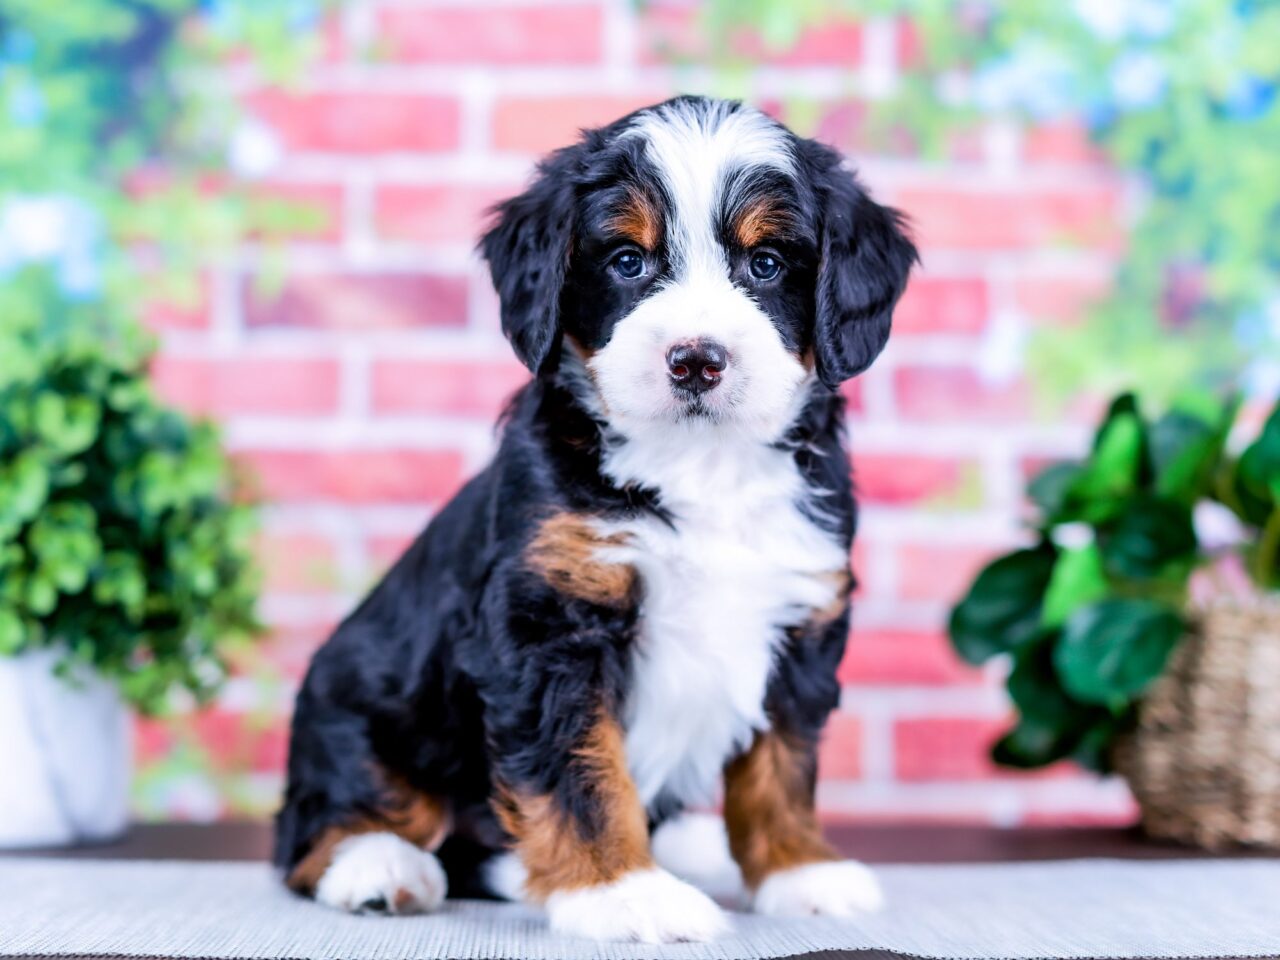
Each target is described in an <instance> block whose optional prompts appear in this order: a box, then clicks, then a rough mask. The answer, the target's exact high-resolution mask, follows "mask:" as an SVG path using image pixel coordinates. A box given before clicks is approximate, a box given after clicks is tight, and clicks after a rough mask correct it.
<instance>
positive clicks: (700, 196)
mask: <svg viewBox="0 0 1280 960" xmlns="http://www.w3.org/2000/svg"><path fill="white" fill-rule="evenodd" d="M623 136H638V137H641V138H643V139H644V141H645V155H646V157H647V158H648V159H649V160H650V162H652V163H653V165H654V166H655V167H656V168H657V171H658V175H659V176H660V177H661V178H662V181H663V184H664V185H665V187H666V189H667V193H668V195H669V196H670V199H671V206H672V209H671V211H670V217H671V220H672V223H671V229H670V231H669V234H668V236H669V238H670V242H671V247H672V256H673V259H674V260H675V262H676V265H677V269H678V272H679V273H684V274H685V275H687V273H688V272H689V271H690V270H697V269H710V268H719V269H720V270H722V271H723V270H724V269H725V266H726V265H725V260H724V253H723V249H722V248H721V246H720V244H719V243H718V242H717V239H716V222H715V221H716V213H717V211H719V210H723V209H724V208H725V207H726V206H727V205H728V204H730V203H732V201H733V198H732V197H729V196H726V195H725V192H724V191H725V189H726V185H727V184H728V183H729V175H730V174H731V173H733V172H734V171H737V170H743V169H747V170H750V169H772V170H776V171H778V172H779V173H782V174H785V175H787V176H794V174H795V160H794V158H793V156H792V152H791V144H790V142H789V141H788V139H787V134H786V132H785V131H784V130H783V129H782V128H781V127H779V126H778V125H777V124H776V123H774V122H773V121H772V120H770V119H769V118H768V117H766V116H765V115H764V114H763V113H760V112H759V111H758V110H753V109H751V108H749V107H739V106H737V105H736V104H733V103H730V102H728V101H724V100H700V101H687V100H680V101H676V102H674V103H667V104H663V105H662V106H660V107H657V108H655V109H653V110H651V111H648V112H646V113H643V114H641V115H640V116H639V117H638V118H637V119H636V121H635V124H634V125H633V126H631V127H630V128H629V129H628V130H627V131H626V132H625V133H624V134H623ZM681 268H682V269H681Z"/></svg>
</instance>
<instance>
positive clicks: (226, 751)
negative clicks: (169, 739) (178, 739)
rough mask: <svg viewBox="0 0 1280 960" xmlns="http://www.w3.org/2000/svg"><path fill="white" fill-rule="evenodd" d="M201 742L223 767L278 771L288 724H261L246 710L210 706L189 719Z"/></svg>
mask: <svg viewBox="0 0 1280 960" xmlns="http://www.w3.org/2000/svg"><path fill="white" fill-rule="evenodd" d="M190 723H191V727H192V729H193V730H194V732H195V734H196V736H197V738H198V739H199V741H200V743H201V745H202V746H203V747H204V748H205V749H206V750H207V751H208V752H209V753H210V754H211V755H212V757H213V759H214V765H215V767H217V768H222V769H228V768H230V769H239V770H244V769H249V770H253V771H255V772H262V773H267V772H277V771H281V770H283V769H284V765H285V759H286V757H287V756H288V736H289V734H288V728H287V727H286V726H285V724H284V723H282V722H281V723H273V724H271V725H268V726H263V725H262V724H261V722H260V721H259V720H257V719H256V718H253V717H250V716H248V715H246V714H242V713H236V712H232V711H229V710H220V709H218V708H217V707H213V708H211V709H208V710H203V711H201V712H200V713H198V714H195V715H194V716H192V717H191V719H190Z"/></svg>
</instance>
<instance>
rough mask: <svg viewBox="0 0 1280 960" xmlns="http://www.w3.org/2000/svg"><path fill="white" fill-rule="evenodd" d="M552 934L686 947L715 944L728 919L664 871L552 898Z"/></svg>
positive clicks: (643, 872)
mask: <svg viewBox="0 0 1280 960" xmlns="http://www.w3.org/2000/svg"><path fill="white" fill-rule="evenodd" d="M547 914H548V916H549V918H550V921H551V929H553V930H556V931H559V932H560V933H568V934H571V935H573V936H577V937H587V938H590V939H592V940H629V941H639V942H641V943H682V942H683V943H687V942H702V941H705V940H711V939H713V938H714V937H716V936H718V935H719V934H721V933H724V932H725V931H726V930H728V928H729V921H728V918H727V917H726V916H725V913H724V911H723V910H721V909H720V908H719V907H718V906H717V905H716V904H715V902H714V901H713V900H712V899H711V898H710V897H708V896H707V895H706V894H705V893H703V892H702V891H701V890H698V889H697V888H696V887H691V886H690V885H689V884H687V883H685V882H684V881H682V880H677V879H676V878H675V877H673V876H672V875H671V874H669V873H667V871H665V870H659V869H656V868H654V869H650V870H637V871H635V872H633V873H629V874H627V875H626V876H624V877H622V878H621V879H619V880H616V881H614V882H613V883H609V884H604V885H601V886H596V887H586V888H584V889H582V890H569V891H563V892H560V893H553V894H552V895H551V896H550V897H548V898H547Z"/></svg>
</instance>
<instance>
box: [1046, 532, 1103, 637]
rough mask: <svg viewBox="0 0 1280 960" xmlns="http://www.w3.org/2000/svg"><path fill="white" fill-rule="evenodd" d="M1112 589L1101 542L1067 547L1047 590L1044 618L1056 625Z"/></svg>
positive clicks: (1059, 557)
mask: <svg viewBox="0 0 1280 960" xmlns="http://www.w3.org/2000/svg"><path fill="white" fill-rule="evenodd" d="M1109 590H1110V585H1109V584H1108V583H1107V575H1106V573H1105V572H1104V571H1103V567H1102V554H1101V552H1099V550H1098V547H1097V544H1092V543H1091V544H1089V545H1088V546H1086V547H1077V548H1074V549H1069V550H1063V551H1062V552H1061V553H1060V554H1059V555H1058V562H1057V563H1055V564H1054V565H1053V576H1052V577H1051V578H1050V580H1049V586H1048V589H1047V590H1046V591H1045V597H1044V610H1043V612H1042V613H1041V622H1042V623H1043V624H1044V625H1045V626H1046V627H1049V628H1054V629H1056V628H1057V627H1061V626H1062V625H1063V624H1064V623H1066V622H1067V618H1068V617H1070V616H1071V614H1073V613H1075V611H1076V610H1078V609H1079V608H1080V607H1083V606H1085V605H1086V604H1089V603H1093V602H1094V601H1096V600H1101V599H1102V598H1103V597H1105V596H1106V595H1107V593H1108V591H1109Z"/></svg>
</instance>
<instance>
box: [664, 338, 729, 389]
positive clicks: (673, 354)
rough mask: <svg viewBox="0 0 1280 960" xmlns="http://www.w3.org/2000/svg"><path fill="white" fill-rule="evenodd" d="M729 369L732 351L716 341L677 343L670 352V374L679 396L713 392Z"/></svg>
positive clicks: (668, 361) (668, 355) (668, 365)
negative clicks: (680, 394)
mask: <svg viewBox="0 0 1280 960" xmlns="http://www.w3.org/2000/svg"><path fill="white" fill-rule="evenodd" d="M728 366H729V351H727V350H726V349H725V348H724V347H723V346H721V345H720V344H718V343H716V342H715V341H714V340H690V341H687V342H685V343H677V344H676V345H675V346H673V347H672V348H671V349H670V350H668V351H667V374H668V375H669V376H670V377H671V385H672V386H673V387H674V388H675V389H676V392H677V393H684V394H688V395H691V396H696V395H698V394H701V393H706V392H707V391H708V390H714V389H715V388H716V387H718V386H719V385H720V378H721V377H722V376H723V375H724V371H725V368H726V367H728Z"/></svg>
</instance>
